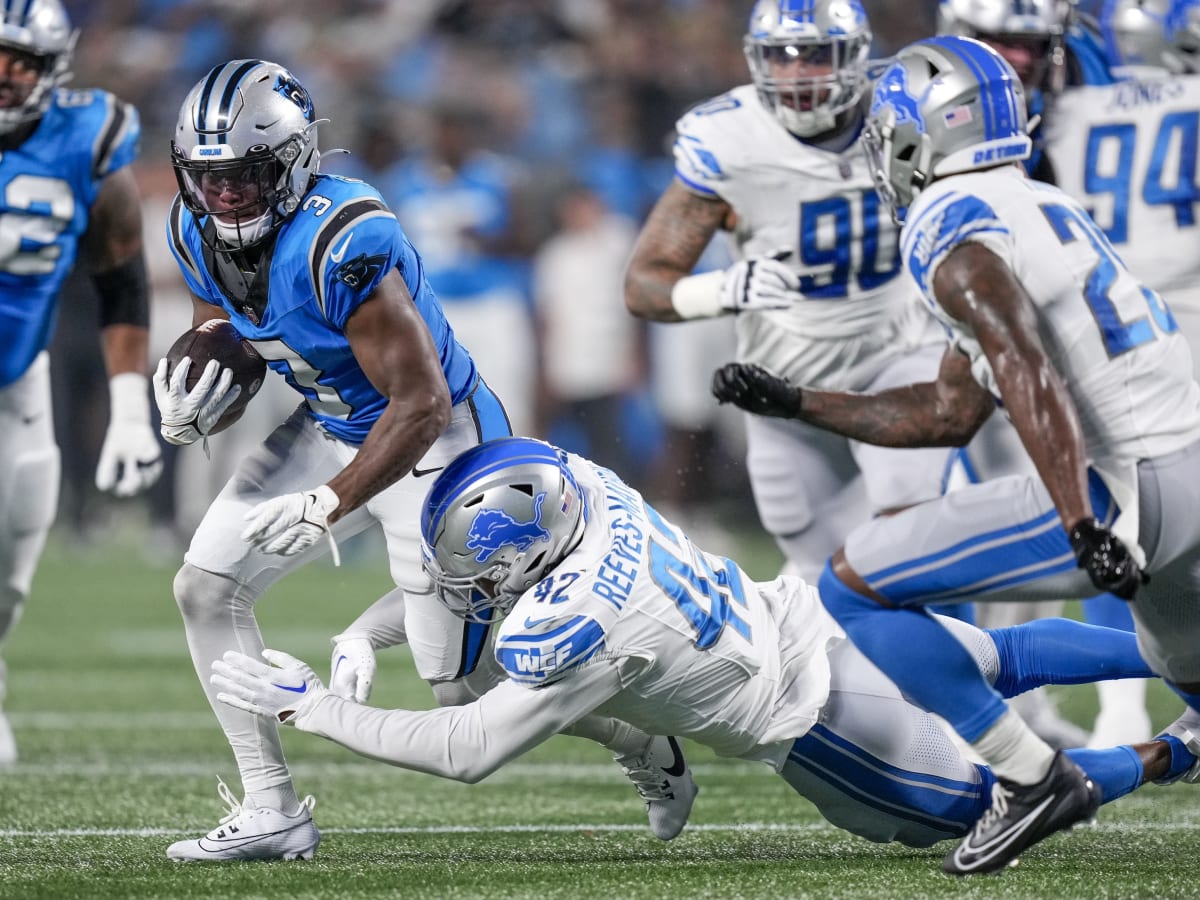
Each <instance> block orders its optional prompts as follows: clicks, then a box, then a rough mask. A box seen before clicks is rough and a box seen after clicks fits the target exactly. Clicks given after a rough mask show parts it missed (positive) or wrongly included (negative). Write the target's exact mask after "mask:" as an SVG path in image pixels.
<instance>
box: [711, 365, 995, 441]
mask: <svg viewBox="0 0 1200 900" xmlns="http://www.w3.org/2000/svg"><path fill="white" fill-rule="evenodd" d="M712 392H713V396H715V397H716V398H717V400H719V401H720V402H721V403H732V404H734V405H735V406H738V407H740V408H741V409H744V410H746V411H747V412H751V413H754V414H756V415H760V416H774V417H776V418H787V419H801V420H803V421H805V422H809V423H810V424H813V425H816V426H818V427H819V428H824V429H826V430H827V431H833V432H836V433H838V434H842V435H845V436H846V437H849V438H853V439H855V440H859V441H863V442H864V443H868V444H877V445H879V446H881V447H961V446H962V445H963V444H966V443H967V442H968V441H970V439H971V438H972V437H973V436H974V434H975V432H977V431H978V430H979V428H980V427H981V426H982V425H983V423H984V422H985V421H987V418H988V417H989V416H990V415H991V414H992V412H993V411H994V410H995V408H996V407H995V403H994V402H993V401H992V398H991V397H990V395H989V394H988V392H987V391H986V390H984V389H983V388H982V387H981V386H980V385H979V384H978V383H977V382H976V381H975V379H974V378H973V377H972V375H971V365H970V362H969V361H968V360H967V358H966V356H964V355H963V354H962V353H959V352H958V351H957V350H954V349H952V348H950V349H947V351H946V354H945V356H943V357H942V365H941V369H940V370H939V372H938V378H937V381H928V382H922V383H920V384H911V385H905V386H904V387H899V388H891V389H889V390H886V391H880V392H879V393H877V394H856V393H849V392H847V393H842V392H836V391H834V392H831V391H814V390H809V389H807V388H801V387H799V386H797V385H794V384H791V383H789V382H788V381H786V380H785V379H783V378H780V377H779V376H778V375H775V374H773V373H771V372H768V371H767V370H766V369H764V368H762V367H761V366H757V365H753V364H749V363H727V364H726V365H724V366H722V367H721V368H720V369H717V371H716V372H714V373H713V380H712Z"/></svg>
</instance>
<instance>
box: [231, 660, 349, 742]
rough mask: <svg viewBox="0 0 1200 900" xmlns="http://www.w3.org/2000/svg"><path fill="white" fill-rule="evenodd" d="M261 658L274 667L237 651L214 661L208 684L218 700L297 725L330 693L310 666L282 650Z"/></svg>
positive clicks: (237, 707) (259, 714) (284, 722)
mask: <svg viewBox="0 0 1200 900" xmlns="http://www.w3.org/2000/svg"><path fill="white" fill-rule="evenodd" d="M262 655H263V659H265V660H267V662H269V663H270V664H271V665H267V663H264V662H260V661H259V660H257V659H255V658H254V657H253V656H247V655H246V654H245V653H239V652H238V651H236V650H226V651H225V656H224V657H223V658H221V659H214V660H213V664H212V675H211V676H210V677H209V683H210V684H211V685H212V686H213V687H215V688H216V689H217V699H218V700H220V701H221V702H222V703H226V704H228V705H229V706H232V707H234V708H236V709H241V710H245V711H246V712H248V713H254V714H255V715H258V716H263V717H265V718H269V719H274V720H275V721H276V722H282V723H283V724H285V725H294V724H296V720H297V719H299V718H302V717H303V716H304V715H305V714H306V713H308V712H309V710H311V709H312V708H313V707H314V706H315V705H316V704H317V701H319V700H320V699H321V697H323V696H324V695H325V694H328V693H329V691H328V690H326V688H325V685H323V684H321V679H320V678H318V677H317V673H316V672H314V671H313V670H312V669H311V668H309V666H308V664H307V663H304V662H302V661H300V660H298V659H296V657H294V656H289V655H288V654H286V653H282V652H280V651H279V650H264V651H263V652H262Z"/></svg>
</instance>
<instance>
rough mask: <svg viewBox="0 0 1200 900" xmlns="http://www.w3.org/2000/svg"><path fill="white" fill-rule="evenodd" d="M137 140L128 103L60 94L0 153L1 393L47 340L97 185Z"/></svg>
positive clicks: (126, 159)
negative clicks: (28, 131) (29, 128)
mask: <svg viewBox="0 0 1200 900" xmlns="http://www.w3.org/2000/svg"><path fill="white" fill-rule="evenodd" d="M140 136H141V126H140V124H139V121H138V116H137V112H136V110H134V108H133V107H132V106H130V105H128V104H127V103H124V102H122V101H120V100H118V99H117V98H116V97H114V96H113V95H112V94H109V93H107V92H105V91H97V90H81V91H72V90H65V89H62V88H60V89H58V90H56V91H55V93H54V99H53V101H52V102H51V104H50V106H49V108H48V109H47V110H46V112H45V114H44V115H43V116H42V118H41V121H40V122H38V125H37V127H36V128H35V129H34V132H33V134H32V135H30V136H29V138H28V139H26V140H25V141H24V143H22V144H21V145H20V146H17V147H13V148H10V149H7V150H4V151H3V152H0V191H2V192H3V193H2V194H0V387H5V386H7V385H9V384H12V383H13V382H14V381H16V380H17V379H18V378H20V377H21V375H23V374H24V372H25V370H26V369H28V368H29V366H30V364H31V363H32V362H33V360H34V358H35V357H36V356H37V355H38V354H39V353H40V352H41V351H42V350H44V349H46V346H47V345H48V344H49V343H50V339H51V337H52V336H53V333H54V323H55V321H56V319H57V313H58V292H59V290H60V289H61V288H62V284H63V281H64V280H65V279H66V277H67V273H68V272H70V270H71V267H72V266H73V265H74V263H75V257H76V255H77V252H78V249H79V239H80V237H81V235H82V234H83V233H84V232H85V231H86V230H87V227H88V219H89V214H90V211H91V208H92V204H93V203H94V202H95V200H96V195H97V194H98V193H99V192H100V185H101V183H102V182H103V180H104V178H105V177H106V176H107V175H109V174H111V173H112V172H115V171H117V170H118V169H120V168H122V167H123V166H126V165H128V164H129V163H131V162H132V161H133V160H134V158H135V157H136V156H137V143H138V139H139V137H140Z"/></svg>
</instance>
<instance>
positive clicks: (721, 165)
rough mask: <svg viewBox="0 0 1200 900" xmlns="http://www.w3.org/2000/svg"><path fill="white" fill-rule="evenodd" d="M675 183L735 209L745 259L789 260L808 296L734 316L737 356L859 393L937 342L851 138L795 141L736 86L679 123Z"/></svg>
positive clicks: (747, 89) (746, 88)
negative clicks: (784, 254) (783, 253)
mask: <svg viewBox="0 0 1200 900" xmlns="http://www.w3.org/2000/svg"><path fill="white" fill-rule="evenodd" d="M676 130H677V138H676V141H675V148H674V154H675V176H676V178H678V179H679V181H680V182H681V183H682V184H684V185H686V186H687V187H688V188H689V189H691V190H692V191H693V192H695V193H696V194H698V195H700V196H702V197H709V198H713V199H721V200H724V201H725V202H726V203H728V204H729V205H730V206H731V207H733V210H734V212H735V213H736V215H737V225H736V228H735V231H734V234H733V238H734V241H735V243H736V245H737V249H738V251H739V253H740V254H741V255H742V256H744V257H751V256H762V255H768V254H773V253H775V252H776V251H779V250H787V251H790V253H791V256H790V257H789V259H788V262H789V264H791V265H793V266H794V267H795V269H796V271H797V272H798V273H799V274H800V276H801V279H800V291H801V292H802V293H803V294H804V296H805V299H804V300H802V301H799V302H797V303H795V304H794V305H793V306H792V307H790V308H789V309H786V310H770V311H763V312H747V313H742V314H740V315H739V316H738V317H737V333H738V358H739V359H741V360H744V361H747V362H756V363H759V364H761V365H763V366H766V367H767V368H769V369H771V370H772V371H774V372H775V373H777V374H779V375H781V376H784V377H786V378H788V379H789V380H791V381H794V382H797V383H799V384H805V385H808V386H811V387H820V388H823V389H826V390H858V389H862V388H864V387H865V386H866V385H868V384H869V383H870V381H871V379H872V378H873V376H874V374H875V373H876V372H877V371H878V368H879V367H880V366H881V365H882V364H883V363H884V362H886V361H887V360H888V359H890V358H892V357H893V356H898V355H906V354H907V353H908V352H910V351H911V350H912V349H913V348H915V347H917V346H921V345H924V344H926V343H929V342H930V341H938V340H940V338H941V336H940V335H938V334H937V333H936V332H935V331H934V330H933V329H931V328H930V323H929V321H928V319H927V317H925V316H920V315H914V312H913V308H912V303H911V296H912V287H911V285H910V284H909V283H908V282H907V281H906V280H905V279H904V278H902V277H897V276H899V273H900V267H899V260H898V258H897V253H896V250H897V233H898V229H897V227H896V226H895V224H894V223H893V222H892V219H891V216H890V215H889V214H888V213H887V211H886V210H885V209H883V208H882V207H881V206H880V203H879V198H878V196H877V195H876V193H875V188H874V185H873V181H872V178H871V173H870V171H869V169H868V166H867V161H866V157H865V155H864V153H863V151H862V147H861V146H860V145H859V142H858V140H857V139H854V140H853V141H852V142H851V144H850V146H848V147H847V148H846V149H844V150H842V151H840V152H836V151H831V150H824V149H821V148H819V147H816V146H813V145H810V144H806V143H804V142H803V141H801V140H799V139H797V138H796V137H795V136H794V135H792V134H791V133H790V132H789V131H788V130H787V129H786V128H784V127H783V125H781V124H780V122H779V120H778V119H776V118H775V116H774V115H773V114H772V113H771V112H770V111H769V110H767V109H766V108H765V107H764V106H763V105H762V103H761V102H760V101H759V99H758V95H757V94H756V93H755V89H754V86H753V85H743V86H741V87H738V88H735V89H734V90H732V91H730V92H729V93H727V94H722V95H721V96H719V97H716V98H714V99H712V100H709V101H707V102H705V103H702V104H700V105H699V106H696V107H694V108H693V109H691V110H690V111H689V112H688V113H687V114H686V115H684V116H683V117H682V118H681V119H680V120H679V122H678V123H677V125H676Z"/></svg>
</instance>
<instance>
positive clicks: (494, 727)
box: [296, 456, 843, 780]
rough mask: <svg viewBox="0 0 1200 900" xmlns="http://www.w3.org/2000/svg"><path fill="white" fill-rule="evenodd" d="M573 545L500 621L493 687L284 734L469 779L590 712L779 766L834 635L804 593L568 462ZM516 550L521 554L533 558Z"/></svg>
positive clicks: (328, 706) (814, 694)
mask: <svg viewBox="0 0 1200 900" xmlns="http://www.w3.org/2000/svg"><path fill="white" fill-rule="evenodd" d="M570 466H571V471H572V473H573V474H574V475H575V478H576V480H577V482H578V483H579V485H580V488H581V489H582V490H583V492H584V496H585V498H586V501H585V502H586V504H587V507H586V515H587V517H588V518H587V526H586V528H585V531H584V535H583V538H582V541H581V543H580V544H579V546H578V547H576V548H575V550H573V551H572V552H571V553H570V554H569V555H568V556H566V557H565V558H564V559H563V561H562V562H561V563H560V564H559V565H558V566H557V567H555V569H554V570H553V572H552V573H551V574H550V575H548V576H547V577H546V578H545V579H544V580H543V581H541V582H540V583H539V584H537V585H535V586H534V588H532V589H531V590H530V591H528V592H527V593H526V594H525V595H523V596H522V597H521V598H520V599H519V600H518V601H517V603H516V604H515V606H514V607H513V609H512V611H511V612H510V613H509V614H508V616H507V617H506V618H505V619H504V621H503V622H501V624H500V626H499V631H498V634H497V637H496V641H495V654H496V659H497V661H498V662H499V663H500V665H501V666H502V668H503V670H504V672H505V673H506V674H507V679H506V680H505V681H503V682H502V683H501V684H499V685H498V686H497V687H495V688H493V689H492V690H491V691H489V692H488V693H487V694H485V695H483V696H482V697H481V698H480V699H478V700H476V701H475V702H473V703H470V704H467V705H465V706H461V707H447V708H444V709H438V710H429V711H424V712H410V711H407V710H379V709H371V708H369V707H363V706H361V705H359V704H354V703H346V702H345V701H342V700H340V699H339V698H335V697H328V698H325V699H323V700H321V702H320V703H319V704H318V705H317V706H316V708H315V709H314V710H313V711H312V712H311V713H308V714H307V715H305V716H304V717H303V718H302V719H301V720H300V721H298V722H297V723H296V724H297V727H299V728H300V729H301V730H303V731H310V732H314V733H316V734H321V735H323V736H325V737H330V738H333V739H335V740H337V741H339V742H341V743H344V744H346V745H347V746H349V747H350V748H351V749H354V750H357V751H358V752H360V753H363V754H366V755H368V756H372V757H375V758H377V759H384V760H387V761H389V762H392V763H395V764H397V765H401V766H405V767H407V768H413V769H417V770H419V771H424V772H432V773H434V774H439V775H444V776H447V777H454V778H460V779H465V780H475V778H476V777H482V776H483V775H486V774H487V773H488V772H491V771H493V770H495V769H496V768H498V767H499V766H501V765H503V764H504V763H505V762H507V761H509V760H510V759H512V758H514V757H516V756H518V755H519V754H521V753H523V752H524V751H526V750H528V749H530V748H531V747H533V746H535V745H536V744H538V743H540V742H541V741H543V740H546V739H547V738H549V737H551V736H552V735H554V734H556V733H557V732H559V731H561V730H562V729H563V728H565V727H566V726H568V725H570V724H572V723H574V722H576V721H578V720H579V719H581V718H582V717H584V716H586V715H588V714H590V713H593V712H596V713H599V714H602V715H606V716H611V717H613V718H616V719H620V720H622V721H625V722H628V723H630V724H632V725H635V726H637V727H639V728H641V729H642V730H643V731H646V732H648V733H650V734H672V735H676V736H678V737H687V738H691V739H693V740H696V741H698V742H700V743H702V744H706V745H707V746H709V747H711V748H712V749H713V750H715V751H716V752H717V753H719V754H721V755H723V756H732V757H741V758H744V759H752V760H761V761H764V762H767V763H769V764H771V765H773V766H774V767H775V768H776V769H777V770H778V769H779V768H781V767H782V766H783V764H784V762H785V761H786V756H787V753H788V750H789V749H790V748H791V746H792V743H793V742H794V741H795V739H796V738H798V737H800V736H802V735H804V734H805V733H807V732H808V730H809V729H810V728H811V727H812V726H813V724H814V723H815V722H816V721H817V718H818V716H819V714H820V710H821V707H822V706H823V705H824V704H825V702H826V700H827V698H828V695H829V683H830V670H829V662H828V657H827V651H828V650H829V649H830V648H832V647H833V646H834V645H836V644H837V643H838V642H839V641H840V640H843V638H842V636H841V632H840V631H839V630H838V627H837V625H836V624H835V623H834V622H833V620H832V619H831V618H830V617H829V615H828V614H827V613H826V612H825V611H824V608H823V607H822V606H821V601H820V598H819V597H818V595H817V592H816V589H815V588H812V587H810V586H809V585H807V584H805V583H804V582H802V581H800V580H799V579H796V578H781V579H778V580H777V581H775V582H772V583H762V584H758V583H755V582H754V581H752V580H751V579H750V577H749V576H748V575H747V574H746V573H745V572H743V571H742V570H741V569H740V568H738V566H737V565H736V564H735V563H734V562H732V561H731V560H729V559H725V558H722V557H718V556H714V555H712V554H709V553H705V552H703V551H701V550H700V549H698V548H697V547H696V546H695V545H694V544H693V543H692V542H691V541H690V540H689V539H688V538H687V537H686V536H685V535H684V533H683V532H682V531H681V530H680V529H679V528H678V527H676V526H675V525H672V524H671V523H669V522H668V521H666V520H665V519H663V518H662V517H661V516H659V515H658V514H657V513H656V512H655V511H654V509H653V508H652V507H650V506H648V505H647V504H646V503H645V501H644V500H643V499H642V497H641V496H640V495H639V494H638V493H637V492H636V491H634V490H633V489H632V488H630V487H629V486H628V485H626V484H624V483H623V482H622V481H621V480H620V479H619V478H617V476H616V475H614V474H613V473H612V472H611V471H609V470H607V469H602V468H600V467H598V466H596V465H594V464H593V463H591V462H588V461H587V460H584V459H581V458H579V457H577V456H571V457H570ZM530 552H535V551H533V550H531V551H530Z"/></svg>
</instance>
